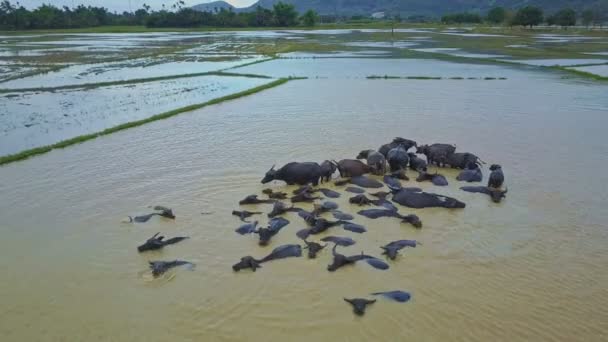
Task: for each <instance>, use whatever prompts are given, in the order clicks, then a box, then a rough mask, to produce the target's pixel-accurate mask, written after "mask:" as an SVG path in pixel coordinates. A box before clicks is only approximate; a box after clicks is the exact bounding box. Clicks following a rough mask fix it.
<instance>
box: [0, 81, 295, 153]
mask: <svg viewBox="0 0 608 342" xmlns="http://www.w3.org/2000/svg"><path fill="white" fill-rule="evenodd" d="M290 80H293V79H291V78H281V79H278V80H276V81H273V82H270V83H267V84H264V85H261V86H259V87H255V88H251V89H248V90H245V91H242V92H239V93H235V94H231V95H227V96H224V97H220V98H217V99H214V100H211V101H207V102H205V103H200V104H195V105H191V106H187V107H182V108H178V109H174V110H172V111H169V112H165V113H161V114H157V115H154V116H151V117H149V118H146V119H143V120H138V121H132V122H128V123H124V124H122V125H118V126H115V127H112V128H108V129H105V130H103V131H101V132H98V133H93V134H86V135H81V136H78V137H75V138H72V139H68V140H64V141H60V142H58V143H55V144H52V145H48V146H42V147H37V148H34V149H31V150H26V151H23V152H19V153H17V154H11V155H7V156H3V157H0V165H3V164H8V163H12V162H15V161H19V160H23V159H27V158H30V157H33V156H35V155H39V154H43V153H46V152H50V151H52V150H54V149H58V148H64V147H67V146H70V145H74V144H79V143H82V142H85V141H87V140H91V139H95V138H97V137H101V136H104V135H108V134H112V133H115V132H118V131H122V130H125V129H128V128H132V127H137V126H141V125H143V124H147V123H149V122H152V121H157V120H163V119H167V118H170V117H172V116H175V115H178V114H181V113H185V112H190V111H193V110H197V109H200V108H203V107H207V106H211V105H214V104H218V103H221V102H225V101H229V100H234V99H238V98H241V97H244V96H248V95H251V94H255V93H259V92H261V91H263V90H266V89H270V88H273V87H277V86H280V85H282V84H285V83H287V82H288V81H290Z"/></svg>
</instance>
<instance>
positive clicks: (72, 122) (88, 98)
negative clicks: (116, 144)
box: [0, 76, 269, 155]
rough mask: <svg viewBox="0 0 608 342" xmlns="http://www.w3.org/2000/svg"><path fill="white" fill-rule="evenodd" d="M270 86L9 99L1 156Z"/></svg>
mask: <svg viewBox="0 0 608 342" xmlns="http://www.w3.org/2000/svg"><path fill="white" fill-rule="evenodd" d="M268 82H269V80H267V79H260V78H246V77H220V76H201V77H188V78H179V79H173V80H165V81H156V82H146V83H138V84H129V85H114V86H106V87H100V88H93V89H73V90H58V91H53V92H22V93H19V92H11V93H7V94H3V95H0V99H1V101H0V141H2V144H1V145H0V155H7V154H12V153H16V152H19V151H23V150H26V149H30V148H34V147H38V146H44V145H49V144H53V143H56V142H59V141H62V140H66V139H70V138H73V137H76V136H79V135H82V134H90V133H95V132H99V131H102V130H104V129H106V128H110V127H114V126H117V125H121V124H124V123H127V122H131V121H136V120H142V119H145V118H148V117H150V116H152V115H155V114H160V113H164V112H167V111H170V110H172V109H175V108H179V107H186V106H190V105H194V104H198V103H203V102H207V101H209V100H212V99H214V98H218V97H223V96H226V95H229V94H232V93H235V92H241V91H244V90H247V89H250V88H253V87H256V86H259V85H262V84H264V83H268ZM176 104H179V105H177V106H176Z"/></svg>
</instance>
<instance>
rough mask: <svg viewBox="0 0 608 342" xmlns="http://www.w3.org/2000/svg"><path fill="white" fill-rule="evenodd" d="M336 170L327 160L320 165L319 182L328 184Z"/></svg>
mask: <svg viewBox="0 0 608 342" xmlns="http://www.w3.org/2000/svg"><path fill="white" fill-rule="evenodd" d="M337 169H338V168H337V167H336V165H334V163H332V162H331V161H329V160H326V161H324V162H323V163H321V182H329V180H330V179H331V176H333V174H334V173H335V172H336V170H337Z"/></svg>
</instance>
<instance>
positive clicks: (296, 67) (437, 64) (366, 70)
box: [232, 58, 510, 78]
mask: <svg viewBox="0 0 608 342" xmlns="http://www.w3.org/2000/svg"><path fill="white" fill-rule="evenodd" d="M508 70H509V69H507V68H504V67H497V66H493V65H480V64H468V63H453V62H447V61H438V60H433V59H394V58H393V59H387V58H316V59H315V58H310V59H277V60H273V61H269V62H265V63H261V64H255V65H250V66H246V67H242V68H235V69H233V70H232V71H234V72H238V73H253V74H262V75H269V76H273V77H290V76H292V77H309V78H317V77H318V78H365V77H367V76H370V75H392V76H399V77H408V76H428V77H496V78H499V77H510V76H509V75H508V73H509V72H508Z"/></svg>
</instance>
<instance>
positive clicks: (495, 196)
mask: <svg viewBox="0 0 608 342" xmlns="http://www.w3.org/2000/svg"><path fill="white" fill-rule="evenodd" d="M460 190H463V191H466V192H474V193H481V194H486V195H488V196H490V198H492V201H493V202H494V203H500V201H502V199H503V198H505V197H506V195H507V192H508V191H509V189H505V190H500V189H496V188H492V187H489V186H463V187H461V188H460Z"/></svg>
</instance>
